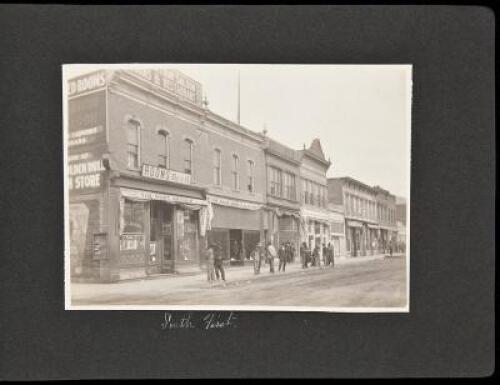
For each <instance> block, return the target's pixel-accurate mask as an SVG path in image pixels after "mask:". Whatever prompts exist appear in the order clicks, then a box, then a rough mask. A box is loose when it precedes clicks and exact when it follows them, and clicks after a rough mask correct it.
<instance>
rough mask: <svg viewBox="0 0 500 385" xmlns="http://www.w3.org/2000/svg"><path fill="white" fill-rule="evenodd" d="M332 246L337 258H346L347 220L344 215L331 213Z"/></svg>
mask: <svg viewBox="0 0 500 385" xmlns="http://www.w3.org/2000/svg"><path fill="white" fill-rule="evenodd" d="M329 225H330V226H329V227H330V244H331V245H332V247H333V253H334V256H335V257H345V256H346V237H345V219H344V216H343V214H340V213H335V212H332V213H330V223H329Z"/></svg>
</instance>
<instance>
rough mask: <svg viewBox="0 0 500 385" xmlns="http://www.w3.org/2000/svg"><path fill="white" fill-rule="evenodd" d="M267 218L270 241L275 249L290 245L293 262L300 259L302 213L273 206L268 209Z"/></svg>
mask: <svg viewBox="0 0 500 385" xmlns="http://www.w3.org/2000/svg"><path fill="white" fill-rule="evenodd" d="M267 217H268V222H269V228H270V229H271V231H270V235H269V241H271V242H273V244H274V245H275V247H279V246H280V245H285V246H286V245H287V244H288V245H290V247H291V248H292V250H293V251H292V254H293V255H292V257H291V258H292V259H291V262H293V261H294V260H296V259H297V258H298V250H299V249H300V211H299V210H291V209H285V208H277V207H273V206H271V207H268V208H267Z"/></svg>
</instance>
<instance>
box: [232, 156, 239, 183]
mask: <svg viewBox="0 0 500 385" xmlns="http://www.w3.org/2000/svg"><path fill="white" fill-rule="evenodd" d="M239 168H240V158H239V157H238V155H236V154H233V188H234V189H235V190H239V189H240V172H239Z"/></svg>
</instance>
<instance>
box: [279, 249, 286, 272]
mask: <svg viewBox="0 0 500 385" xmlns="http://www.w3.org/2000/svg"><path fill="white" fill-rule="evenodd" d="M287 256H288V255H287V252H286V248H285V246H284V245H283V244H281V246H280V248H279V249H278V257H279V260H280V262H279V265H278V273H279V272H281V268H282V267H283V273H284V272H285V266H286V262H287V261H286V258H287Z"/></svg>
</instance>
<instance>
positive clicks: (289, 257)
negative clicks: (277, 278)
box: [250, 242, 295, 275]
mask: <svg viewBox="0 0 500 385" xmlns="http://www.w3.org/2000/svg"><path fill="white" fill-rule="evenodd" d="M250 257H251V259H252V260H253V263H254V273H255V274H256V275H257V274H260V269H261V267H262V262H263V261H264V262H265V263H269V272H270V273H271V274H274V272H275V271H274V260H275V259H276V257H277V258H278V260H279V264H278V273H280V272H283V273H284V272H285V268H286V264H287V263H289V262H292V261H293V260H294V259H295V245H294V244H293V243H291V242H281V243H280V244H279V246H278V250H276V247H274V245H273V244H272V242H269V243H268V244H267V247H266V248H264V247H263V246H262V243H260V242H259V243H258V244H257V245H256V246H255V248H254V249H253V251H252V253H251V254H250Z"/></svg>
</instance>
